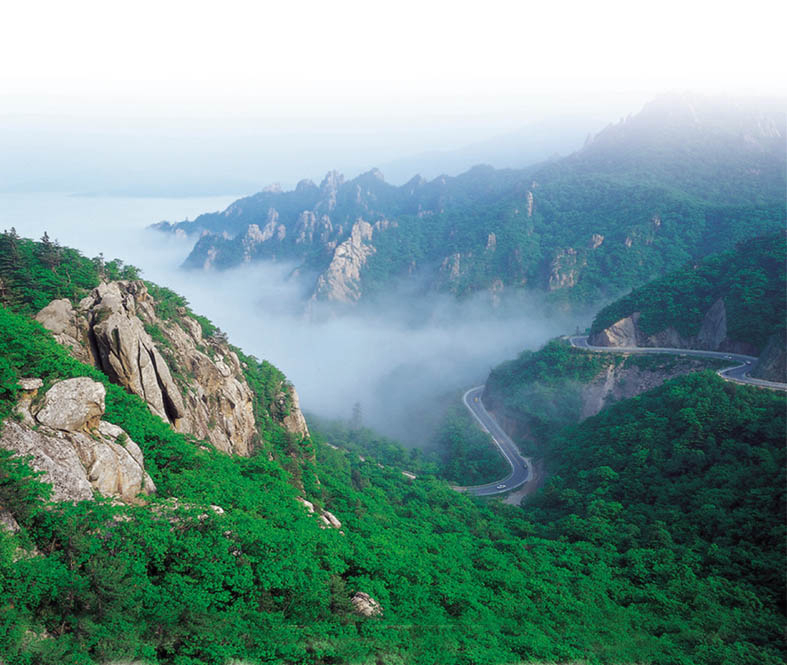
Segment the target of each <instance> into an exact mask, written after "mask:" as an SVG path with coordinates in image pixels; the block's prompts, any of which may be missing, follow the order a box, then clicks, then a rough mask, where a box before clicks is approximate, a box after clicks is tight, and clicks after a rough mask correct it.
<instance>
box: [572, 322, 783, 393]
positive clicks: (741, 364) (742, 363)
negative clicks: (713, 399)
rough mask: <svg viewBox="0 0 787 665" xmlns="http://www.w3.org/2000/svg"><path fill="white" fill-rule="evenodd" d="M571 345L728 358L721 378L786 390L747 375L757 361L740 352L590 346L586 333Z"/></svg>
mask: <svg viewBox="0 0 787 665" xmlns="http://www.w3.org/2000/svg"><path fill="white" fill-rule="evenodd" d="M569 341H570V342H571V346H575V347H577V348H579V349H585V350H586V351H596V352H601V353H638V354H659V353H663V354H669V355H681V356H697V357H700V358H716V359H718V360H730V361H732V362H734V363H735V364H734V365H732V366H731V367H725V368H724V369H720V370H719V371H718V372H716V373H717V374H718V375H719V376H720V377H721V378H722V379H726V380H727V381H734V382H735V383H744V384H747V385H750V386H758V387H760V388H768V389H770V390H785V391H787V383H777V382H775V381H764V380H763V379H755V378H754V377H751V376H749V371H750V370H751V368H752V367H753V365H754V363H756V362H757V358H755V357H754V356H746V355H744V354H742V353H724V352H723V351H699V350H695V349H670V348H662V347H650V346H591V345H590V344H588V338H587V335H575V336H574V337H570V338H569Z"/></svg>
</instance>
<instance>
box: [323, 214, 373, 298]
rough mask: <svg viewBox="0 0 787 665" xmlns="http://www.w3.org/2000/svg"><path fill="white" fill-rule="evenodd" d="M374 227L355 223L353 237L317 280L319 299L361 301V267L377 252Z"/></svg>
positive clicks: (343, 244) (336, 254)
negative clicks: (373, 241) (373, 236)
mask: <svg viewBox="0 0 787 665" xmlns="http://www.w3.org/2000/svg"><path fill="white" fill-rule="evenodd" d="M373 230H374V229H373V227H372V225H371V224H369V222H365V221H364V220H362V219H359V220H358V221H356V222H355V224H353V227H352V231H351V233H350V236H349V238H347V239H346V240H345V241H344V242H342V243H340V244H339V246H338V247H337V248H336V249H335V250H334V253H333V258H332V259H331V263H330V265H329V266H328V268H327V270H326V271H325V272H324V273H322V274H321V275H320V276H319V278H318V279H317V287H316V289H315V297H316V298H320V299H324V300H333V301H337V302H344V303H355V302H358V300H359V299H360V298H361V268H363V266H364V265H365V264H366V261H367V260H368V259H369V257H370V256H371V255H372V254H374V253H375V251H376V250H375V248H374V245H372V244H371V240H372V234H373Z"/></svg>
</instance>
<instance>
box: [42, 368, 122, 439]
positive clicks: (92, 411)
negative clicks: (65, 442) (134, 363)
mask: <svg viewBox="0 0 787 665" xmlns="http://www.w3.org/2000/svg"><path fill="white" fill-rule="evenodd" d="M106 394H107V391H106V389H105V388H104V386H103V385H101V384H100V383H98V382H97V381H93V380H92V379H88V378H87V377H78V378H75V379H67V380H66V381H60V382H58V383H56V384H55V385H53V386H52V387H51V388H50V389H49V390H48V391H47V393H46V396H45V397H44V404H43V406H42V407H41V410H40V411H38V413H36V420H37V421H38V422H39V423H41V424H42V425H46V426H47V427H51V428H52V429H59V430H64V431H67V432H79V431H86V432H87V431H90V430H93V429H96V428H97V427H98V424H99V421H100V420H101V416H102V415H104V398H105V397H106Z"/></svg>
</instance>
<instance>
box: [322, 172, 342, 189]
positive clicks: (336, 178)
mask: <svg viewBox="0 0 787 665" xmlns="http://www.w3.org/2000/svg"><path fill="white" fill-rule="evenodd" d="M343 184H344V176H343V175H342V174H341V173H339V172H338V171H328V173H326V174H325V177H324V178H323V179H322V182H321V183H320V189H321V190H323V191H325V192H328V191H330V192H335V191H336V190H337V189H339V187H341V186H342V185H343Z"/></svg>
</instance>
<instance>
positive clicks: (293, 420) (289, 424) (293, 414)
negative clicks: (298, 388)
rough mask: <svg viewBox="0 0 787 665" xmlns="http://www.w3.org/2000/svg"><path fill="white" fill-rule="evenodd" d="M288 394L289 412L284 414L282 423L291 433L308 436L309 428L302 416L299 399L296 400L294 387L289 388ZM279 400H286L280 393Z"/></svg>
mask: <svg viewBox="0 0 787 665" xmlns="http://www.w3.org/2000/svg"><path fill="white" fill-rule="evenodd" d="M289 396H290V399H289V402H290V409H289V413H288V414H287V415H286V416H284V418H283V419H282V423H283V424H284V427H285V428H286V429H287V431H288V432H292V433H293V434H297V435H300V436H309V428H308V426H307V425H306V418H304V417H303V412H302V411H301V405H300V401H299V400H298V393H296V392H295V389H294V388H290V391H289ZM280 400H281V401H282V402H284V401H286V399H284V395H282V398H280Z"/></svg>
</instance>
